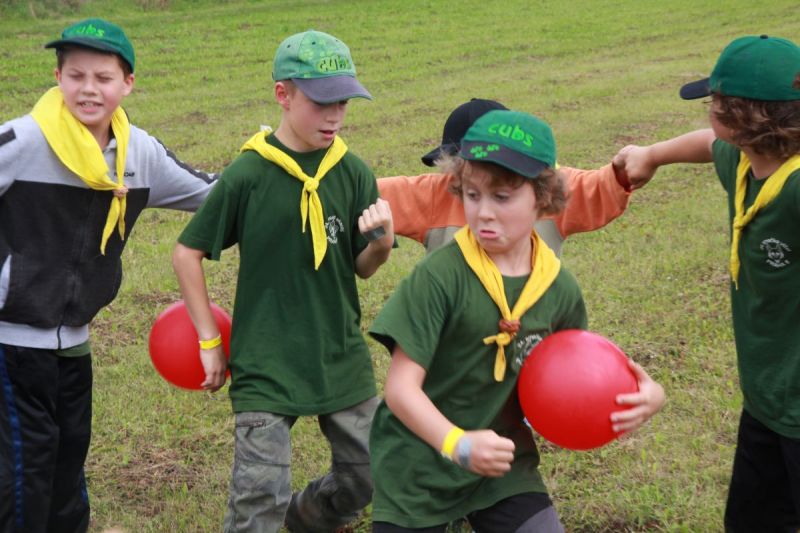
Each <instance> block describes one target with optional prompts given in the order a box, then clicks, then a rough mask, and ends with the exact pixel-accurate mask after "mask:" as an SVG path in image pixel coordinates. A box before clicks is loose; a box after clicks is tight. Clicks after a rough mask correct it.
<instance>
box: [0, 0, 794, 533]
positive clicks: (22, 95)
mask: <svg viewBox="0 0 800 533" xmlns="http://www.w3.org/2000/svg"><path fill="white" fill-rule="evenodd" d="M796 13H797V4H796V1H795V0H773V1H772V2H769V3H766V2H752V0H748V1H743V0H731V1H725V2H722V1H719V2H696V1H693V0H674V1H668V2H663V1H651V0H609V1H592V0H580V1H565V2H555V1H544V0H540V1H531V0H506V1H505V2H478V1H475V0H462V1H459V2H451V1H447V2H445V1H442V2H433V1H430V0H407V1H405V2H402V3H401V2H395V1H367V0H361V1H354V2H343V1H342V2H336V1H323V0H317V1H310V0H309V1H297V0H296V1H291V2H290V1H282V2H278V1H266V2H265V1H254V0H251V1H244V0H237V1H233V0H231V1H211V0H175V1H168V0H139V1H122V0H108V1H102V2H101V1H99V0H98V1H90V0H85V1H80V0H71V1H66V0H63V1H57V0H49V1H47V0H42V1H30V2H28V1H25V2H22V1H8V0H7V1H5V2H2V3H0V95H2V96H1V97H0V122H5V121H6V120H9V119H11V118H13V117H16V116H19V115H22V114H24V113H26V112H28V111H29V110H30V108H31V107H32V105H33V104H34V103H35V102H36V100H37V98H38V97H39V96H40V95H41V93H43V92H44V91H45V90H46V89H47V88H48V87H49V86H51V85H52V84H53V75H52V71H53V68H54V64H55V61H54V57H53V54H52V53H51V52H50V51H45V50H43V49H42V45H43V44H44V43H45V42H47V41H48V40H51V39H54V38H56V36H57V35H58V34H59V32H60V30H61V29H62V28H63V27H64V26H66V25H67V24H69V23H71V22H74V21H76V20H77V19H79V18H84V17H89V16H102V17H105V18H108V19H111V20H113V21H115V22H117V23H119V24H121V25H122V26H123V27H124V28H125V29H126V32H127V33H128V35H129V37H131V39H132V40H133V41H134V44H135V46H136V53H137V69H136V88H135V90H134V93H133V94H132V95H131V96H130V97H129V98H128V99H127V100H126V102H125V107H126V109H127V111H128V112H129V114H130V116H131V117H132V121H133V122H134V123H135V124H137V125H138V126H140V127H143V128H144V129H146V130H148V131H149V132H151V133H153V134H154V135H156V136H157V137H159V138H160V139H161V140H162V141H163V142H164V143H165V144H166V145H167V146H168V147H170V148H171V149H172V150H173V151H175V152H176V153H177V154H178V155H179V156H181V157H182V158H183V159H185V160H186V161H188V162H190V163H192V164H193V165H195V166H198V167H200V168H204V169H209V170H220V169H222V168H223V167H224V165H225V164H227V163H228V162H229V161H230V160H231V159H232V158H233V157H235V155H236V152H237V149H238V147H239V146H241V144H242V143H243V142H244V141H245V140H246V139H247V138H248V137H249V136H250V135H251V134H252V133H253V132H255V131H256V130H257V129H258V127H259V125H261V124H270V125H273V126H275V125H277V122H278V120H279V114H278V108H277V106H276V105H274V103H273V100H272V97H271V80H270V63H271V59H272V56H273V53H274V50H275V48H276V46H277V45H278V43H279V42H280V41H281V40H282V39H283V38H284V37H286V36H288V35H290V34H292V33H295V32H298V31H302V30H305V29H308V28H315V29H319V30H323V31H327V32H329V33H333V34H335V35H337V36H339V37H340V38H342V39H343V40H344V41H345V42H347V43H348V44H349V45H350V48H351V50H352V51H353V54H354V57H355V62H356V65H357V66H358V71H359V77H360V79H361V80H362V82H363V83H364V85H365V86H366V87H368V88H369V89H370V91H371V92H372V94H373V95H374V96H375V100H374V102H372V103H367V102H363V101H355V102H353V103H352V105H351V107H350V111H349V116H348V121H347V126H346V129H345V131H344V132H343V136H344V138H345V139H346V140H347V142H348V144H349V146H350V147H351V149H352V150H353V151H354V152H356V153H357V154H359V155H360V156H362V158H363V159H365V160H366V161H367V163H368V164H369V165H370V166H371V167H372V168H373V169H374V171H375V174H376V176H388V175H395V174H418V173H422V172H423V171H425V170H426V168H425V167H423V166H422V164H421V163H420V162H419V157H420V156H421V155H422V154H423V153H425V152H426V151H427V150H429V149H430V148H432V147H433V146H435V145H436V144H437V143H438V139H439V138H440V135H441V126H442V124H443V121H444V119H445V118H446V116H447V115H448V113H449V112H450V110H451V109H452V108H453V107H455V106H456V105H458V104H460V103H462V102H464V101H466V100H467V99H469V98H470V97H484V98H494V99H498V100H500V101H502V102H503V103H505V104H506V105H508V106H509V107H511V108H517V109H522V110H526V111H530V112H533V113H535V114H537V115H539V116H541V117H543V118H544V119H546V120H547V121H548V122H550V123H551V124H552V125H553V129H554V131H555V134H556V138H557V139H558V142H559V160H560V161H561V162H562V163H563V164H567V165H570V166H576V167H583V168H592V167H597V166H600V165H602V164H605V163H606V162H607V161H608V160H609V159H610V158H611V156H612V155H613V154H614V153H615V152H616V151H617V150H618V149H619V148H621V147H622V146H624V145H625V144H627V143H631V142H637V143H648V142H652V141H655V140H658V139H662V138H665V137H668V136H672V135H675V134H678V133H681V132H684V131H687V130H690V129H694V128H697V127H702V126H704V124H705V113H706V108H705V105H704V104H702V103H699V102H684V101H681V100H680V99H679V98H678V96H677V90H678V88H679V86H680V85H681V84H682V83H684V82H687V81H692V80H694V79H696V78H698V77H701V76H704V75H707V74H708V73H709V72H710V69H711V67H712V66H713V63H714V61H715V59H716V57H717V55H718V53H719V51H720V50H721V48H722V47H723V46H724V45H725V44H727V42H728V41H730V40H731V39H732V38H734V37H736V36H739V35H742V34H753V33H756V34H758V33H768V34H775V35H781V36H784V37H788V38H791V39H793V40H797V38H798V35H797V24H796ZM187 220H188V215H186V214H182V213H173V212H167V211H152V212H148V213H146V214H145V215H143V217H142V218H141V219H140V222H139V223H138V224H137V226H136V228H135V229H134V231H133V234H132V236H131V240H130V243H129V244H128V247H127V249H126V251H125V254H124V261H125V274H126V275H125V280H124V285H123V288H122V290H121V293H120V296H119V297H118V298H117V300H116V301H115V302H114V303H113V304H112V305H111V306H109V307H108V308H107V309H105V310H104V311H102V312H101V314H100V315H99V316H98V318H97V320H96V322H95V324H94V326H93V329H92V342H93V348H94V365H95V380H96V381H95V397H94V398H95V402H94V417H95V419H94V438H93V442H92V448H91V452H90V456H89V462H88V469H87V476H88V481H89V489H90V495H91V497H92V505H93V507H92V509H93V511H92V513H93V515H92V516H93V520H92V530H93V531H102V530H103V529H105V528H108V527H112V526H119V527H121V528H123V529H124V530H126V531H130V532H133V531H136V532H166V531H180V532H195V531H196V532H201V531H216V530H219V529H220V526H221V522H222V517H223V514H224V509H225V502H226V494H227V482H228V478H229V475H230V463H231V455H232V415H231V411H230V403H229V401H228V399H227V395H226V394H225V393H224V391H223V392H221V393H217V394H215V395H211V394H204V393H191V392H186V391H181V390H177V389H175V388H172V387H170V386H169V385H167V384H166V383H165V382H164V381H163V380H161V379H160V377H159V376H158V375H157V374H156V373H155V372H154V370H153V368H152V366H151V363H150V360H149V357H148V355H147V336H148V332H149V328H150V325H151V323H152V320H153V319H154V317H155V316H156V315H157V314H158V312H159V311H160V310H162V309H163V308H164V307H166V305H168V304H169V303H171V302H173V301H174V300H176V299H177V298H179V293H178V289H177V283H176V281H175V278H174V276H173V274H172V270H171V266H170V260H169V257H170V253H171V249H172V246H173V244H174V241H175V237H176V235H177V233H178V232H179V231H180V229H181V228H182V227H183V225H184V224H185V223H186V221H187ZM31 223H35V221H32V222H31ZM726 242H727V229H726V215H725V210H724V202H723V194H722V190H721V188H720V187H719V185H718V184H717V182H716V178H715V177H714V176H713V170H712V169H711V168H710V167H709V166H696V167H691V166H676V167H673V168H667V169H663V170H662V171H661V172H659V174H658V175H657V176H656V178H655V179H654V181H653V182H652V183H651V184H649V185H648V186H647V187H646V188H645V189H643V190H641V191H638V192H637V193H635V195H634V196H633V198H632V201H631V206H630V208H629V209H628V211H627V213H626V214H625V215H624V216H623V217H622V218H620V219H619V220H617V221H615V222H614V223H613V224H611V225H610V226H608V227H607V228H604V229H602V230H600V231H597V232H594V233H591V234H584V235H577V236H574V237H572V238H570V240H569V242H568V243H567V244H566V246H565V250H564V257H563V259H564V263H565V265H566V266H567V267H568V268H569V269H570V270H571V271H572V272H574V273H575V274H576V276H577V278H578V280H579V281H580V282H581V285H582V287H583V289H584V293H585V297H586V300H587V304H588V307H589V313H590V328H591V329H592V330H594V331H597V332H600V333H602V334H604V335H606V336H608V337H610V338H612V339H613V340H614V341H615V342H617V343H618V344H619V345H620V346H621V347H622V348H623V349H624V350H625V351H626V352H627V353H628V354H629V355H631V356H632V357H633V358H634V359H636V360H637V361H638V362H640V363H641V364H643V365H644V366H645V367H646V368H647V370H648V371H649V372H650V373H651V375H653V376H654V377H655V378H656V379H657V380H658V381H660V382H661V383H662V384H663V385H664V387H665V389H666V391H667V394H668V402H667V405H666V406H665V408H664V410H663V411H662V412H661V413H660V414H659V415H658V416H657V417H655V418H654V419H653V420H652V422H651V423H650V424H649V425H648V426H646V427H645V428H643V429H642V430H641V431H639V432H638V433H636V434H634V435H632V436H630V437H628V438H626V439H624V440H622V441H620V442H616V443H613V444H611V445H609V446H607V447H604V448H602V449H599V450H595V451H592V452H586V453H578V452H571V451H566V450H561V449H557V448H555V447H553V446H550V445H548V444H547V443H546V442H543V441H540V444H541V448H542V449H543V467H542V468H543V472H544V475H545V476H546V479H547V482H548V485H549V487H550V490H551V493H552V496H553V498H554V500H555V502H556V505H557V507H558V510H559V512H560V514H561V516H562V519H563V521H564V523H565V525H566V526H567V529H568V530H569V531H571V532H603V531H607V532H639V531H676V532H677V531H686V532H697V531H699V532H705V531H710V532H713V531H721V530H722V527H721V516H722V509H723V505H724V498H725V494H726V487H727V481H728V476H729V470H730V462H731V458H732V454H733V447H734V443H735V429H736V424H737V420H738V414H739V410H740V406H741V396H740V393H739V388H738V380H737V375H736V366H735V359H734V348H733V343H732V337H731V331H730V319H729V313H730V311H729V303H728V280H727V274H726V271H725V264H726V252H727V244H726ZM421 256H422V249H421V247H420V246H419V245H417V244H415V243H413V242H412V241H406V240H403V241H402V242H401V248H400V249H398V250H396V251H395V252H394V254H393V256H392V259H391V261H390V263H389V264H387V265H386V266H385V267H384V268H383V269H382V270H381V271H380V272H379V273H378V274H377V275H376V276H375V277H373V278H372V279H370V280H368V281H366V282H363V283H361V295H362V306H363V309H364V321H363V322H364V325H365V326H367V325H368V324H369V323H370V322H371V320H372V318H373V317H374V315H375V313H376V312H377V311H378V310H379V309H380V306H381V304H382V302H383V301H384V300H385V299H386V298H387V297H388V295H389V294H390V293H391V291H392V290H393V288H394V286H395V285H396V284H397V282H398V281H399V279H400V278H402V277H403V276H404V275H405V274H406V273H407V272H409V271H410V269H411V268H412V267H413V265H414V263H415V262H416V261H418V260H419V258H420V257H421ZM236 263H237V260H236V252H235V251H233V250H232V251H231V252H229V253H227V254H226V256H225V257H224V259H223V261H221V262H220V263H219V264H212V265H210V266H209V285H210V287H211V293H212V297H213V298H214V300H215V301H217V302H218V303H220V304H221V305H223V306H224V307H227V308H228V309H230V308H231V307H232V300H233V294H234V279H235V273H236ZM370 342H371V341H370ZM370 346H371V348H372V351H373V354H374V361H375V369H376V375H377V376H378V380H379V382H380V383H382V381H383V377H384V375H385V371H386V368H387V366H388V357H387V355H386V353H385V352H384V351H383V350H382V349H380V348H379V347H378V346H377V345H376V344H374V343H371V344H370ZM294 445H295V446H294V452H293V484H294V486H295V487H301V486H303V485H304V484H305V483H306V482H307V481H308V480H309V479H312V478H314V477H316V476H318V475H319V474H320V473H322V472H324V471H325V470H326V468H327V463H328V448H327V444H326V443H325V440H324V439H323V438H322V437H321V434H320V432H319V430H318V429H317V427H316V422H315V421H314V420H313V419H303V420H301V421H300V422H299V423H298V425H297V426H296V428H295V431H294ZM368 523H369V517H368V512H367V515H366V516H365V517H364V518H363V519H362V520H361V521H360V522H359V523H358V524H354V529H355V531H368V530H369V528H368Z"/></svg>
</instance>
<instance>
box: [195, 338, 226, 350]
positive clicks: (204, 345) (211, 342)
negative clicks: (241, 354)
mask: <svg viewBox="0 0 800 533" xmlns="http://www.w3.org/2000/svg"><path fill="white" fill-rule="evenodd" d="M220 344H222V335H217V336H216V337H214V338H213V339H208V340H207V341H202V340H201V341H200V349H201V350H210V349H211V348H216V347H217V346H219V345H220Z"/></svg>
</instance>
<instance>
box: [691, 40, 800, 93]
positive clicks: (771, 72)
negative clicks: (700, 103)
mask: <svg viewBox="0 0 800 533" xmlns="http://www.w3.org/2000/svg"><path fill="white" fill-rule="evenodd" d="M711 93H716V94H721V95H723V96H738V97H740V98H748V99H750V100H764V101H790V100H800V47H798V46H797V45H796V44H795V43H793V42H792V41H789V40H788V39H781V38H780V37H770V36H768V35H760V36H756V35H749V36H747V37H740V38H738V39H735V40H734V41H732V42H731V43H730V44H729V45H728V46H726V47H725V49H724V50H723V51H722V53H721V54H720V56H719V59H718V60H717V64H716V66H714V70H713V71H712V72H711V76H710V77H709V78H704V79H702V80H698V81H695V82H692V83H687V84H686V85H684V86H683V87H681V91H680V94H681V98H683V99H685V100H692V99H695V98H702V97H704V96H708V95H710V94H711Z"/></svg>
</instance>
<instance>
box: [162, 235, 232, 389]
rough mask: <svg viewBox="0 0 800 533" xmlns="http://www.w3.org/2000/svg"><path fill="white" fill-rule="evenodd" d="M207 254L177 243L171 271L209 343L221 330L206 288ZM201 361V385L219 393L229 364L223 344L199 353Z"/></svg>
mask: <svg viewBox="0 0 800 533" xmlns="http://www.w3.org/2000/svg"><path fill="white" fill-rule="evenodd" d="M204 257H205V252H204V251H202V250H196V249H194V248H189V247H188V246H184V245H183V244H180V243H178V244H176V245H175V250H174V251H173V252H172V268H173V269H174V270H175V275H176V276H177V277H178V284H180V287H181V293H182V294H183V300H184V302H185V303H186V309H187V310H188V311H189V316H190V317H191V318H192V323H193V324H194V327H195V329H196V330H197V336H198V337H199V338H200V339H201V340H210V339H214V338H216V337H217V336H219V334H220V332H219V328H218V327H217V322H216V321H215V320H214V315H213V314H212V312H211V305H210V303H209V299H208V290H207V289H206V277H205V272H204V271H203V258H204ZM200 360H201V361H202V363H203V369H204V370H205V372H206V379H205V381H203V383H202V384H201V385H202V387H203V388H204V389H206V390H210V391H212V392H213V391H216V390H218V389H219V388H220V387H222V386H223V385H224V384H225V371H226V370H227V366H228V361H227V359H226V358H225V352H224V351H223V348H222V345H221V344H220V345H218V346H216V347H214V348H210V349H208V350H202V349H201V350H200Z"/></svg>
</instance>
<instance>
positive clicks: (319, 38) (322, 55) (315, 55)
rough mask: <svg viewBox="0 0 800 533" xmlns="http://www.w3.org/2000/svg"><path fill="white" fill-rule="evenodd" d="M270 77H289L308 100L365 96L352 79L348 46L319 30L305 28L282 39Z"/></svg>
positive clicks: (328, 102) (336, 99)
mask: <svg viewBox="0 0 800 533" xmlns="http://www.w3.org/2000/svg"><path fill="white" fill-rule="evenodd" d="M272 79H273V80H274V81H281V80H292V81H293V82H294V83H295V85H297V87H298V88H299V89H300V90H301V91H303V94H305V95H306V96H307V97H308V98H309V99H310V100H312V101H314V102H317V103H319V104H330V103H333V102H341V101H344V100H348V99H350V98H367V99H370V100H372V95H371V94H369V91H367V90H366V89H365V88H364V87H363V86H362V85H361V84H360V83H359V82H358V80H356V66H355V64H354V63H353V58H352V56H351V55H350V49H349V48H348V47H347V45H346V44H344V43H343V42H342V41H340V40H339V39H337V38H336V37H334V36H333V35H328V34H327V33H323V32H321V31H314V30H308V31H305V32H303V33H296V34H295V35H292V36H291V37H289V38H287V39H286V40H284V41H283V42H282V43H281V44H280V46H279V47H278V51H277V52H276V53H275V61H274V63H273V65H272Z"/></svg>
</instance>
